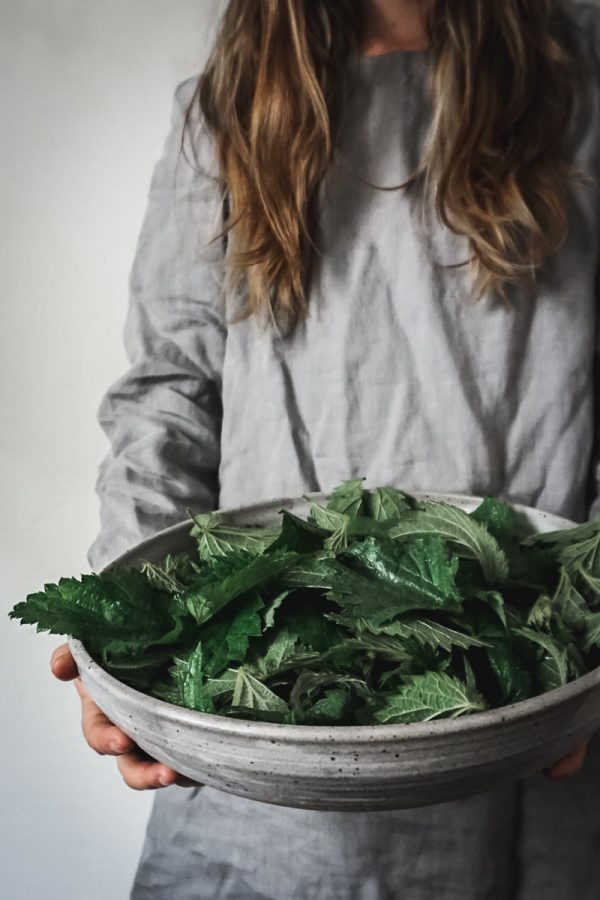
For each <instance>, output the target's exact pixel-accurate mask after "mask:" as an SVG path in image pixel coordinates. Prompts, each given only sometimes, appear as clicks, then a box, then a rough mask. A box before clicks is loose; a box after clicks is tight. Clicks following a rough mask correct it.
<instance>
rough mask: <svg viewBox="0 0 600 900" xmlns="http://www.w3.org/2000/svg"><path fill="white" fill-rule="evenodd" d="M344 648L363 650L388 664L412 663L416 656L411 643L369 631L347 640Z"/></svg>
mask: <svg viewBox="0 0 600 900" xmlns="http://www.w3.org/2000/svg"><path fill="white" fill-rule="evenodd" d="M343 647H344V649H345V650H351V649H359V650H363V651H364V652H365V653H372V654H374V655H376V656H378V657H381V659H385V660H386V661H388V662H411V661H412V658H413V656H414V654H415V647H414V644H411V642H409V641H406V640H400V639H399V638H398V637H396V636H393V635H386V634H371V632H369V631H363V632H361V633H359V634H357V635H356V636H355V637H353V638H347V639H346V640H345V641H344V644H343ZM333 649H334V650H335V649H336V648H333Z"/></svg>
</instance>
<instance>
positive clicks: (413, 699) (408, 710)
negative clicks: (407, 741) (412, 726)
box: [374, 672, 486, 724]
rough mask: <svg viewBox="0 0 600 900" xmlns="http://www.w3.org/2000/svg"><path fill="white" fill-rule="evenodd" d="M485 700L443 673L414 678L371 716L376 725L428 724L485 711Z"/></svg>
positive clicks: (463, 684) (388, 697)
mask: <svg viewBox="0 0 600 900" xmlns="http://www.w3.org/2000/svg"><path fill="white" fill-rule="evenodd" d="M485 706H486V704H485V700H484V698H483V697H482V696H481V694H480V693H479V692H478V691H476V690H474V689H473V688H469V687H467V685H466V684H465V683H464V682H462V681H461V680H460V679H459V678H456V677H454V676H452V675H448V674H446V673H445V672H427V673H426V674H425V675H415V676H413V677H412V678H411V681H410V682H409V683H408V684H406V685H404V687H402V688H400V689H399V690H398V691H396V692H395V693H394V694H391V695H389V696H387V697H386V698H385V700H384V702H383V703H382V705H381V707H380V708H379V709H377V710H375V712H374V717H375V719H376V721H377V722H381V723H382V724H395V723H399V722H428V721H430V720H431V719H437V718H440V717H450V718H456V717H457V716H461V715H464V714H465V713H469V712H477V711H479V710H483V709H485Z"/></svg>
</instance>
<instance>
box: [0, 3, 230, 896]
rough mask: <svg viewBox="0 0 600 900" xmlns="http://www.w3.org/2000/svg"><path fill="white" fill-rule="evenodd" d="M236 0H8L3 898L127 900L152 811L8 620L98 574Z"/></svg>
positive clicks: (2, 212) (0, 486)
mask: <svg viewBox="0 0 600 900" xmlns="http://www.w3.org/2000/svg"><path fill="white" fill-rule="evenodd" d="M222 3H223V0H174V2H173V0H171V2H167V0H101V2H100V0H52V2H48V0H0V123H1V132H2V139H1V140H0V310H1V319H0V321H1V327H0V367H1V371H0V585H1V591H2V593H1V597H2V599H1V604H0V685H1V688H0V691H1V700H0V722H1V725H0V735H1V736H0V757H1V758H0V897H2V898H3V900H65V898H69V900H71V898H73V900H107V898H108V900H125V898H127V896H128V893H129V887H130V883H131V879H132V877H133V873H134V869H135V865H136V863H137V859H138V855H139V851H140V848H141V843H142V838H143V833H144V828H145V823H146V819H147V815H148V812H149V808H150V803H151V799H152V797H151V795H150V794H148V793H145V794H142V793H137V792H134V791H131V790H130V789H129V788H127V787H126V786H125V785H124V783H123V781H122V780H121V776H120V775H119V773H118V771H117V768H116V765H115V762H114V760H112V759H110V758H106V757H99V756H97V755H96V754H95V753H93V752H92V751H91V750H90V749H89V748H88V747H87V745H86V744H85V742H84V740H83V738H82V736H81V731H80V710H79V701H78V697H77V695H76V692H75V689H74V687H73V686H72V685H70V684H69V685H65V684H62V683H60V682H58V681H57V680H56V679H54V678H53V676H52V675H51V673H50V669H49V658H50V653H51V651H52V649H53V647H55V646H56V645H57V644H58V643H60V642H61V640H60V639H59V638H55V637H54V638H53V637H48V636H47V635H39V636H38V635H36V634H35V631H34V629H33V628H24V627H22V626H20V625H18V624H17V623H16V622H12V621H9V620H8V618H7V613H8V611H9V610H10V609H11V608H12V606H13V605H14V604H15V603H16V602H18V601H20V600H22V599H24V598H25V596H26V594H27V593H30V592H31V591H35V590H39V589H40V588H41V587H42V585H43V584H44V583H46V582H53V581H56V580H57V579H58V578H59V577H60V576H62V575H79V574H80V573H81V572H85V571H87V570H88V566H87V562H86V552H87V549H88V547H89V545H90V544H91V543H92V541H93V539H94V537H95V534H96V531H97V528H98V504H97V498H96V496H95V493H94V482H95V478H96V470H97V467H98V464H99V462H100V459H101V458H102V456H103V455H104V454H105V452H106V450H107V443H106V441H105V438H104V436H103V434H102V432H101V431H100V428H99V426H98V425H97V424H96V419H95V415H96V409H97V406H98V403H99V401H100V398H101V395H102V393H103V391H104V390H105V389H106V388H107V387H108V385H109V384H110V383H111V382H112V381H114V379H115V378H116V377H117V376H118V375H120V374H121V372H122V371H123V370H124V367H125V365H126V360H125V354H124V351H123V349H122V343H121V336H122V328H123V323H124V317H125V310H126V304H127V281H128V275H129V269H130V266H131V263H132V260H133V254H134V250H135V244H136V241H137V236H138V232H139V228H140V226H141V220H142V215H143V212H144V208H145V204H146V197H147V192H148V188H149V183H150V176H151V172H152V168H153V166H154V163H155V162H156V160H157V158H158V156H159V155H160V152H161V150H162V144H163V141H164V139H165V137H166V134H167V130H168V126H169V117H170V109H171V100H172V95H173V91H174V88H175V86H176V84H177V83H178V82H179V81H181V80H182V79H183V78H185V77H187V76H189V75H193V74H195V73H196V72H198V71H199V70H200V68H201V67H202V63H203V60H204V59H205V55H206V52H207V49H208V44H209V42H210V39H211V36H212V32H213V28H214V24H215V22H216V18H217V14H218V12H220V10H221V9H222V8H223V6H222Z"/></svg>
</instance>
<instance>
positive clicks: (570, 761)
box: [544, 741, 588, 781]
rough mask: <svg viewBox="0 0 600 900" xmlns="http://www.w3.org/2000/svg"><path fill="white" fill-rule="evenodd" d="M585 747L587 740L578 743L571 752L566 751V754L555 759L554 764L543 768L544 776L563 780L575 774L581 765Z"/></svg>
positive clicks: (585, 751)
mask: <svg viewBox="0 0 600 900" xmlns="http://www.w3.org/2000/svg"><path fill="white" fill-rule="evenodd" d="M587 747H588V741H585V743H583V744H580V745H579V747H577V748H576V749H575V750H573V752H572V753H568V754H567V756H563V757H562V759H559V760H557V762H555V763H554V765H552V766H550V767H549V768H548V769H544V775H545V776H546V778H547V779H548V780H549V781H563V780H564V779H565V778H570V777H571V776H572V775H575V773H576V772H578V771H579V769H580V768H581V766H582V765H583V761H584V759H585V757H586V753H587Z"/></svg>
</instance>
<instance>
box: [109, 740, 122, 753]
mask: <svg viewBox="0 0 600 900" xmlns="http://www.w3.org/2000/svg"><path fill="white" fill-rule="evenodd" d="M109 749H110V752H111V753H122V752H123V750H124V749H125V748H124V747H123V744H122V742H121V741H111V742H110V744H109Z"/></svg>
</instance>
